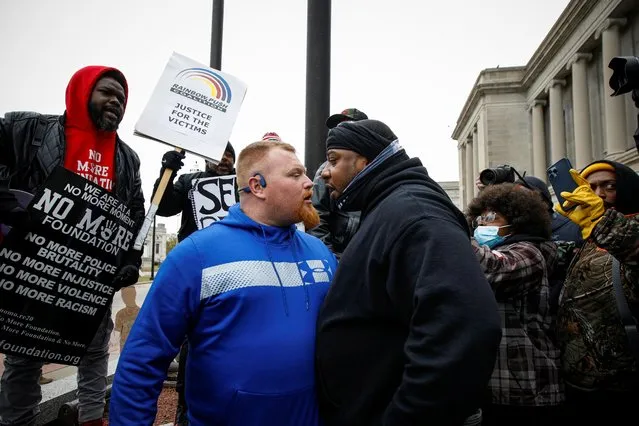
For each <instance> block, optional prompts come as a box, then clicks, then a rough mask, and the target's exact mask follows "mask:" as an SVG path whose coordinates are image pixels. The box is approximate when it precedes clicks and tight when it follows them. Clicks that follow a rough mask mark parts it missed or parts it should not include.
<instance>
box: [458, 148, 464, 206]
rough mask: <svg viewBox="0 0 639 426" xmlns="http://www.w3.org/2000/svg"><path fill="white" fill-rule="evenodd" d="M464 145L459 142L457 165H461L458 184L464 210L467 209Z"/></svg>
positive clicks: (460, 200) (460, 201) (460, 202)
mask: <svg viewBox="0 0 639 426" xmlns="http://www.w3.org/2000/svg"><path fill="white" fill-rule="evenodd" d="M464 159H465V157H464V145H463V144H462V143H461V142H459V143H458V144H457V164H458V165H459V181H458V182H457V184H458V187H459V204H460V206H461V208H462V209H463V208H464V207H466V185H465V182H466V180H465V177H464Z"/></svg>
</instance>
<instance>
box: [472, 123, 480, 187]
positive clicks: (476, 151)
mask: <svg viewBox="0 0 639 426" xmlns="http://www.w3.org/2000/svg"><path fill="white" fill-rule="evenodd" d="M478 136H479V135H478V134H477V125H476V124H475V126H474V127H473V189H472V194H473V198H474V197H476V196H477V194H478V191H477V186H476V185H475V180H476V179H477V176H479V137H478Z"/></svg>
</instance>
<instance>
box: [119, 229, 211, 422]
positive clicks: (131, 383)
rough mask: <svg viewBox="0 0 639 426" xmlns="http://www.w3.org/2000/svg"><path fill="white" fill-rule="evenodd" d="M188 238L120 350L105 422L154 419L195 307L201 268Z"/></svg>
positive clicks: (174, 254) (174, 252)
mask: <svg viewBox="0 0 639 426" xmlns="http://www.w3.org/2000/svg"><path fill="white" fill-rule="evenodd" d="M200 265H201V259H200V256H199V255H198V251H197V248H196V246H195V244H193V242H192V241H191V239H190V238H187V239H186V240H185V241H183V242H181V243H180V244H178V245H177V246H176V247H175V248H174V249H173V250H172V251H171V252H170V253H169V255H168V256H167V258H166V260H164V262H163V263H162V266H161V268H160V270H159V272H158V274H157V276H156V278H155V280H154V281H153V284H152V285H151V289H150V290H149V293H148V295H147V297H146V299H145V301H144V303H143V305H142V308H141V310H140V312H139V314H138V317H137V319H136V321H135V324H134V325H133V328H132V330H131V333H130V334H129V337H128V338H127V341H126V345H125V346H124V351H123V352H122V354H121V355H120V359H119V362H118V367H117V370H116V372H115V377H114V380H113V388H112V392H111V405H110V410H109V424H110V425H112V426H119V425H127V426H128V425H152V424H153V421H154V420H155V415H156V409H157V408H156V407H157V399H158V396H159V394H160V392H161V391H162V385H163V382H164V379H165V377H166V373H167V370H168V367H169V364H170V363H171V361H172V360H173V358H174V357H175V356H176V354H177V353H178V352H179V349H180V346H181V344H182V342H183V341H184V338H185V336H186V334H187V332H188V329H189V324H192V321H193V320H194V317H195V316H196V313H197V311H198V307H199V302H200V287H201V276H202V268H201V267H200Z"/></svg>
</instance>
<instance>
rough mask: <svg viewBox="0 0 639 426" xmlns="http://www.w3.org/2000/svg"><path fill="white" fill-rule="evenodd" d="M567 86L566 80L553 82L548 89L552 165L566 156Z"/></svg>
mask: <svg viewBox="0 0 639 426" xmlns="http://www.w3.org/2000/svg"><path fill="white" fill-rule="evenodd" d="M565 85H566V81H565V80H552V81H551V82H550V84H549V85H548V87H547V88H546V91H547V92H548V105H549V107H550V161H551V162H552V163H554V162H555V161H557V160H559V159H561V158H563V157H565V156H566V126H565V122H564V105H563V95H562V90H563V87H564V86H565Z"/></svg>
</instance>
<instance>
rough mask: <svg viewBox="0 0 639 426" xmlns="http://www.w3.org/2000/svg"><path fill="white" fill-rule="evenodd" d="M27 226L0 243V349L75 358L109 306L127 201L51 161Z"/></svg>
mask: <svg viewBox="0 0 639 426" xmlns="http://www.w3.org/2000/svg"><path fill="white" fill-rule="evenodd" d="M28 210H29V212H30V214H31V222H32V223H31V225H30V226H29V229H28V231H29V232H28V233H26V232H24V231H21V230H20V229H12V230H11V232H10V233H9V234H8V235H7V236H6V237H5V238H4V240H3V241H2V244H1V245H0V352H2V353H7V354H13V355H24V356H29V357H32V358H37V359H40V360H43V361H45V362H50V363H56V364H69V365H77V364H78V363H79V362H80V358H81V357H82V355H83V354H84V353H85V351H86V348H87V346H88V344H89V343H90V342H91V340H92V338H93V336H94V335H95V333H96V331H97V329H98V327H99V325H100V322H101V321H102V318H103V317H104V315H105V314H106V312H107V309H108V307H109V306H110V304H111V302H112V299H113V293H114V288H113V287H112V284H111V283H112V281H113V277H114V275H115V273H116V271H117V269H118V265H119V264H120V262H121V261H122V257H123V256H124V255H125V253H126V251H127V250H128V249H129V246H130V245H131V244H132V242H133V238H134V235H133V232H132V229H133V226H134V223H133V220H132V219H131V216H130V211H129V208H128V207H127V206H125V205H124V204H122V203H121V202H120V201H119V200H118V199H117V198H116V197H115V196H113V195H112V194H111V193H109V192H107V191H105V190H104V189H102V188H101V187H99V186H98V185H95V184H94V183H92V182H89V181H87V180H86V179H83V178H82V177H80V176H78V175H76V174H75V173H72V172H70V171H68V170H66V169H64V168H62V167H58V168H56V170H54V172H53V173H52V174H51V176H50V177H49V179H48V180H47V182H46V184H45V185H44V187H43V188H41V189H40V190H39V191H38V192H37V193H36V194H35V195H34V197H33V200H32V201H31V202H30V204H29V207H28Z"/></svg>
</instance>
